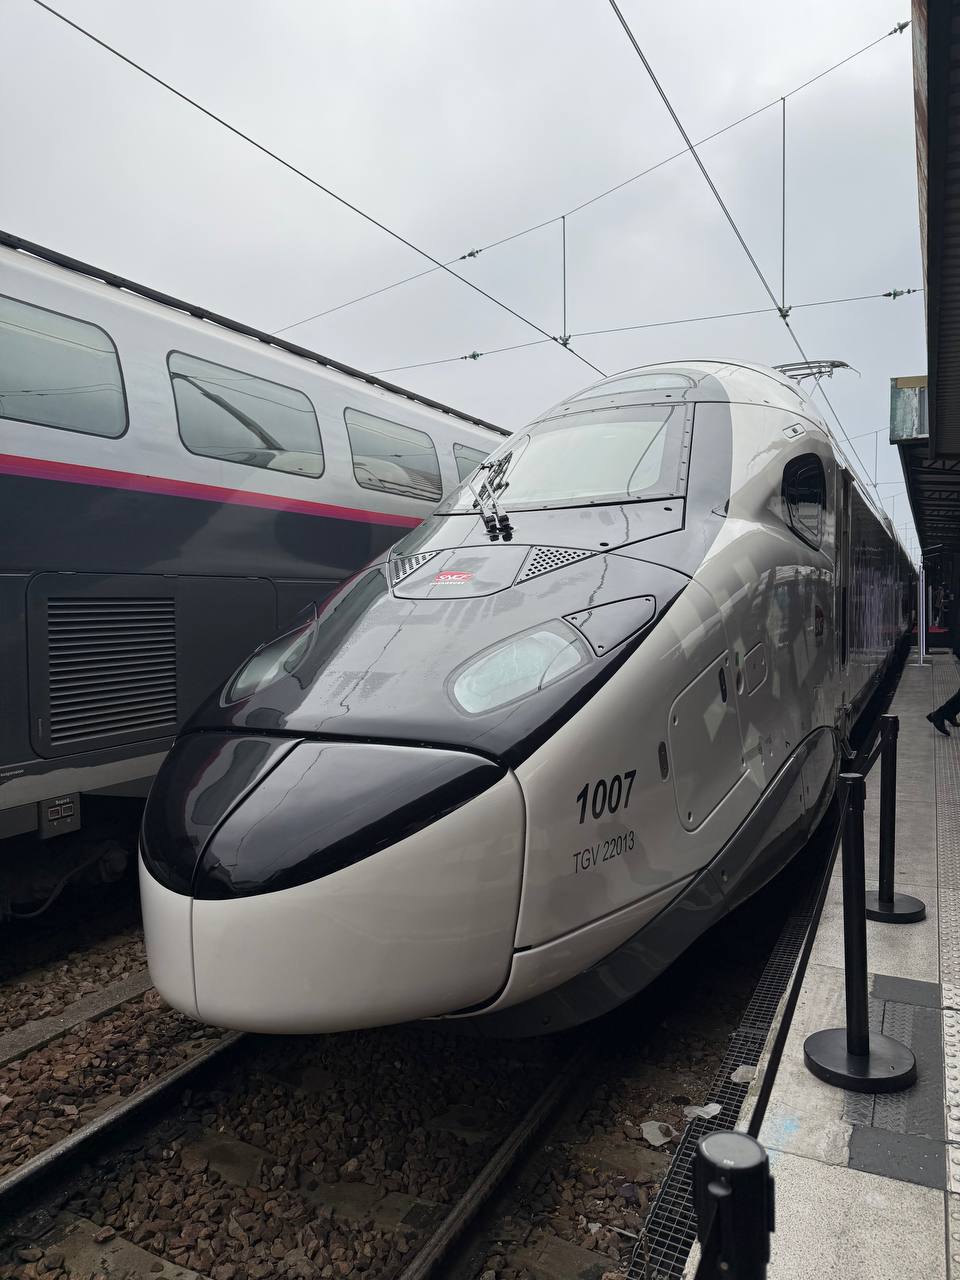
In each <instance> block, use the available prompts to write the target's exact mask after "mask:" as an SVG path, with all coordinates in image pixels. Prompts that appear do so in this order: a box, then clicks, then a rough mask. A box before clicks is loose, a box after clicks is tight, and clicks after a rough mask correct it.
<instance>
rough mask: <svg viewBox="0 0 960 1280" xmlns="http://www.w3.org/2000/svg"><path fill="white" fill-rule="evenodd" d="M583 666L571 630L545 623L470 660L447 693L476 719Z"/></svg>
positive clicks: (584, 659) (578, 642) (582, 648)
mask: <svg viewBox="0 0 960 1280" xmlns="http://www.w3.org/2000/svg"><path fill="white" fill-rule="evenodd" d="M587 661H588V656H587V651H586V647H585V646H584V644H583V643H582V641H581V640H580V639H579V638H578V637H577V634H576V632H575V631H573V629H572V628H570V627H567V626H566V625H565V624H563V623H560V622H551V623H547V624H546V625H545V626H541V627H535V628H533V629H532V630H530V631H523V632H521V633H520V634H519V635H516V636H511V637H510V639H509V640H504V641H501V643H500V644H497V645H495V646H494V647H493V648H492V649H488V650H487V651H486V652H485V653H481V654H480V655H479V656H478V657H475V658H472V659H471V660H470V662H469V663H467V664H466V665H465V666H463V667H461V668H460V670H459V671H458V672H455V673H454V675H453V678H452V680H451V685H450V692H451V694H452V696H453V699H454V701H455V702H456V703H457V705H458V706H459V707H461V708H462V709H463V710H464V711H466V712H467V713H468V714H470V715H481V714H483V713H484V712H486V711H493V710H495V709H496V708H497V707H502V706H505V705H506V704H507V703H508V702H515V701H516V700H517V699H518V698H525V697H528V696H529V695H530V694H532V693H536V692H537V690H539V689H543V688H544V687H545V686H546V685H548V684H553V682H554V681H555V680H559V679H560V678H561V676H565V675H569V673H570V672H571V671H576V669H577V668H578V667H582V666H583V665H584V663H586V662H587Z"/></svg>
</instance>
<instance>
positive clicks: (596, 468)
mask: <svg viewBox="0 0 960 1280" xmlns="http://www.w3.org/2000/svg"><path fill="white" fill-rule="evenodd" d="M690 421H691V410H690V407H689V406H687V405H649V406H637V405H633V406H630V407H628V408H625V409H607V410H596V411H594V412H584V413H577V414H566V415H564V416H563V417H558V418H550V419H547V420H546V421H544V422H538V423H536V424H535V425H534V426H532V427H529V428H528V429H527V430H526V431H524V432H522V433H521V434H519V435H517V436H512V437H511V438H510V439H509V440H508V441H506V442H505V443H504V444H503V445H502V446H501V447H500V448H499V449H498V450H497V451H496V452H495V453H493V454H492V455H491V456H490V457H489V458H488V459H487V460H486V461H485V462H483V463H481V464H480V466H479V467H478V468H477V470H476V471H474V472H473V473H472V474H471V475H469V476H468V477H467V479H466V480H465V482H464V483H463V484H462V485H461V486H460V488H459V489H457V490H456V491H455V492H454V493H453V494H452V495H451V496H450V498H449V499H448V501H447V502H445V503H444V504H443V505H442V506H441V507H440V508H439V511H440V512H441V513H442V514H453V513H457V512H469V511H473V510H476V509H477V506H478V496H479V497H480V498H483V497H484V496H485V493H487V492H489V493H492V495H493V497H494V498H495V499H496V502H497V504H498V505H499V506H500V507H501V508H506V509H508V510H509V509H513V510H531V509H538V508H544V507H582V506H591V505H593V504H600V503H612V502H641V501H645V500H648V499H653V498H675V497H680V496H682V493H683V490H684V485H685V477H686V465H685V463H686V452H687V447H688V443H689V434H690V433H689V426H690Z"/></svg>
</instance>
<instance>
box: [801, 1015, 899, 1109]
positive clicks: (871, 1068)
mask: <svg viewBox="0 0 960 1280" xmlns="http://www.w3.org/2000/svg"><path fill="white" fill-rule="evenodd" d="M803 1060H804V1062H805V1063H806V1065H807V1069H808V1070H809V1071H812V1072H813V1074H814V1075H815V1076H817V1077H819V1079H821V1080H825V1081H826V1082H827V1084H834V1085H836V1086H837V1088H839V1089H850V1090H852V1091H853V1092H854V1093H896V1092H897V1091H898V1090H899V1089H909V1088H910V1086H911V1085H912V1084H913V1083H914V1081H915V1080H916V1078H917V1060H916V1058H915V1057H914V1056H913V1054H912V1053H911V1051H910V1050H909V1049H908V1048H907V1046H906V1045H905V1044H901V1043H900V1041H899V1040H893V1039H891V1037H890V1036H882V1035H880V1033H879V1032H877V1031H871V1032H870V1054H869V1056H868V1057H866V1058H857V1057H854V1056H853V1055H852V1054H849V1053H847V1029H846V1027H832V1028H831V1029H830V1030H829V1031H815V1032H814V1034H813V1035H812V1036H807V1038H806V1040H805V1041H804V1044H803Z"/></svg>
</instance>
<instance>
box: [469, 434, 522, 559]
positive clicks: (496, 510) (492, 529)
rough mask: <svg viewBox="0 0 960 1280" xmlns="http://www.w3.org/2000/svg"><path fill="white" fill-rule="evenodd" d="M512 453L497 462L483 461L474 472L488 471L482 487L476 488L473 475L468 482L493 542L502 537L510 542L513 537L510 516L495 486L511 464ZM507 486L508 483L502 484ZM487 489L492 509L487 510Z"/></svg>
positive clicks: (481, 483) (481, 484) (504, 486)
mask: <svg viewBox="0 0 960 1280" xmlns="http://www.w3.org/2000/svg"><path fill="white" fill-rule="evenodd" d="M511 456H512V454H509V453H508V454H505V455H504V456H503V457H502V458H498V459H497V460H496V462H481V463H480V465H479V467H477V470H476V471H475V472H474V473H473V474H474V475H478V474H479V473H480V472H481V471H485V472H486V473H487V475H486V478H485V479H484V480H481V482H480V488H479V489H476V488H475V487H474V484H473V478H472V477H471V478H470V479H469V480H468V481H467V484H468V485H469V486H470V492H471V493H472V494H473V496H474V498H475V499H476V506H477V507H478V509H479V511H480V519H481V520H482V521H483V526H484V528H485V529H486V531H487V533H488V534H489V536H490V541H491V542H499V540H500V538H501V537H502V538H503V540H504V542H509V541H510V539H511V538H512V537H513V526H512V525H511V523H510V517H509V515H507V513H506V511H504V510H502V508H501V507H500V504H499V503H498V502H497V494H496V490H495V488H494V485H495V484H496V482H497V481H498V480H499V479H500V478H501V476H502V475H503V473H504V471H505V470H506V468H507V466H508V465H509V462H510V458H511ZM502 487H503V488H506V485H503V486H502ZM484 489H486V491H487V497H488V500H489V504H490V510H489V512H488V511H487V505H486V503H485V502H484V499H483V496H482V495H483V491H484Z"/></svg>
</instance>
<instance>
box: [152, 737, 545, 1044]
mask: <svg viewBox="0 0 960 1280" xmlns="http://www.w3.org/2000/svg"><path fill="white" fill-rule="evenodd" d="M196 736H197V737H198V738H206V737H210V738H214V737H220V736H222V735H196ZM189 741H190V739H189V738H186V739H184V740H183V742H182V743H181V744H179V745H178V747H177V748H176V749H175V754H176V752H179V751H180V748H181V747H183V748H184V751H183V756H182V761H183V769H184V772H182V773H181V774H179V777H178V779H177V775H176V774H175V770H174V768H173V767H171V769H170V770H169V771H168V774H167V778H166V782H167V785H168V786H173V787H174V789H175V790H176V791H179V790H180V789H186V790H188V791H189V793H190V794H191V795H192V796H193V797H194V799H193V800H192V802H191V801H185V800H184V798H183V796H182V795H173V796H164V795H163V793H162V792H161V791H160V787H161V786H162V785H163V779H162V778H158V783H157V787H155V790H154V794H153V795H152V796H151V800H150V804H149V806H148V807H149V808H150V810H151V811H152V812H151V813H149V814H148V815H147V819H146V821H145V824H144V840H143V851H144V866H145V869H146V872H148V873H149V875H150V876H152V877H153V880H154V881H159V882H160V884H159V885H158V886H157V888H156V889H155V890H154V891H153V892H152V895H151V896H152V899H153V901H154V902H156V903H158V904H161V905H162V908H163V909H162V910H161V907H160V906H158V907H156V908H155V909H154V912H153V914H154V915H155V916H156V918H157V924H158V925H159V924H160V923H161V922H162V921H161V917H165V918H167V919H168V920H169V919H171V918H172V916H173V915H174V914H175V913H174V912H173V911H172V909H171V904H170V898H171V897H172V896H174V895H175V893H176V892H177V889H176V887H175V886H174V885H173V884H172V883H170V882H171V881H172V880H173V878H174V877H175V876H177V877H179V879H178V884H179V886H180V887H179V893H180V894H181V895H186V894H189V895H190V897H189V898H188V897H186V896H183V897H182V901H183V902H184V903H189V916H190V929H189V934H190V937H189V942H190V954H191V955H192V966H191V969H192V978H193V984H194V991H193V997H194V1003H193V1007H192V1008H189V1007H187V1008H186V1011H187V1012H193V1013H194V1015H195V1016H199V1017H200V1018H201V1019H203V1020H204V1021H207V1022H212V1023H215V1024H217V1025H222V1026H230V1027H237V1028H239V1029H242V1030H257V1031H286V1030H296V1031H310V1030H316V1031H321V1030H340V1029H346V1028H348V1027H360V1026H372V1025H379V1024H383V1023H385V1022H400V1021H407V1020H409V1019H411V1018H420V1017H425V1016H431V1015H436V1014H441V1013H449V1012H453V1011H455V1010H458V1009H460V1008H463V1007H466V1006H469V1005H473V1004H476V1003H478V1002H481V1001H483V1000H486V999H488V998H490V997H492V996H493V995H495V994H496V992H497V991H498V989H499V987H500V986H501V985H502V983H503V982H504V980H505V979H506V976H507V972H508V969H509V965H510V960H511V956H512V952H513V942H514V931H515V924H516V916H517V910H518V905H519V893H520V881H521V873H522V859H523V801H522V796H521V792H520V788H519V785H518V783H517V781H516V779H515V778H514V777H513V775H512V774H510V773H508V772H507V771H506V770H505V769H504V768H503V767H502V766H500V765H497V764H493V763H492V762H490V761H489V760H486V759H484V758H482V757H480V756H477V755H474V754H472V753H469V752H464V751H444V750H438V749H432V748H422V747H406V746H385V745H380V744H375V743H360V742H316V741H303V740H300V741H287V742H283V743H280V742H279V740H268V739H261V742H263V743H266V744H268V745H269V746H270V747H272V750H270V751H268V750H267V749H264V752H263V753H262V755H260V756H258V758H257V760H256V761H255V762H254V761H253V760H252V758H251V759H250V760H248V761H247V776H246V777H245V779H244V780H243V781H242V782H241V780H240V778H239V776H238V774H237V773H236V772H234V773H233V774H232V775H230V770H229V767H227V768H226V769H225V768H224V764H223V761H222V759H221V763H220V765H219V766H217V765H216V764H215V760H216V753H215V752H213V751H212V750H209V748H212V747H213V745H214V744H212V743H209V744H208V763H207V765H206V767H204V766H203V765H202V764H201V763H200V758H201V756H202V749H201V748H200V747H199V746H198V747H194V748H193V749H192V750H189V749H188V748H187V744H188V743H189ZM220 745H221V746H222V745H223V744H220ZM191 757H192V760H191V763H192V769H191V768H188V767H187V762H188V759H190V758H191ZM228 775H229V776H230V781H229V782H228V781H226V778H227V777H228ZM251 779H252V780H251ZM213 787H216V788H217V790H216V797H215V798H214V797H212V796H210V797H209V799H208V804H207V807H206V808H204V810H203V814H202V816H203V817H204V818H205V819H209V820H210V821H208V822H207V823H206V824H204V823H203V822H201V821H200V817H199V816H198V814H197V810H198V801H199V797H200V795H201V794H208V793H209V792H210V791H211V788H213ZM228 796H230V797H232V798H229V799H228V798H227V797H228ZM217 815H218V816H217ZM164 826H166V830H165V832H164V831H163V830H162V828H164ZM162 850H167V851H168V852H167V853H166V854H165V855H164V854H163V853H162V852H161V851H162ZM161 864H162V873H161V874H157V872H156V871H155V870H154V868H155V867H159V866H160V865H161ZM188 872H189V873H190V874H189V882H188V879H187V876H188ZM163 875H165V876H166V883H164V880H163V878H162V876H163ZM160 886H163V887H162V888H161V887H160ZM151 888H152V886H149V885H148V890H149V889H151ZM145 914H147V911H146V908H145ZM178 929H179V932H180V933H181V934H182V933H183V926H182V923H181V924H179V925H178ZM152 934H153V936H152V937H151V935H150V934H148V939H147V941H148V949H149V950H150V952H151V972H153V965H154V960H153V957H154V956H157V957H158V958H162V959H158V969H159V967H160V965H161V963H162V965H163V967H164V968H165V969H166V970H168V971H169V973H170V975H171V976H170V977H169V978H167V980H166V989H165V988H164V986H163V985H161V983H160V982H159V981H158V983H157V985H158V987H159V989H160V990H161V991H162V992H163V994H165V995H167V997H168V998H171V997H170V995H169V994H168V992H173V991H175V990H176V991H177V992H179V991H181V990H183V989H184V986H185V983H184V980H183V977H182V974H179V973H178V975H177V976H176V979H175V980H174V977H173V976H172V975H173V970H174V968H175V965H174V960H173V957H172V956H170V955H169V952H170V948H169V947H168V946H167V945H166V943H165V941H164V940H163V939H161V938H159V937H158V936H157V930H156V929H154V930H152ZM180 967H181V969H182V968H183V967H184V966H183V963H181V966H180ZM157 977H160V975H159V973H158V974H157V975H155V981H156V980H157ZM171 1002H172V1003H174V1004H175V1005H177V1007H181V1008H185V1004H184V1003H183V1000H182V997H179V996H178V998H176V999H172V1001H171Z"/></svg>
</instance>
